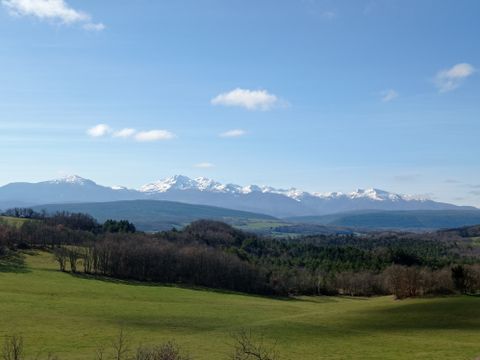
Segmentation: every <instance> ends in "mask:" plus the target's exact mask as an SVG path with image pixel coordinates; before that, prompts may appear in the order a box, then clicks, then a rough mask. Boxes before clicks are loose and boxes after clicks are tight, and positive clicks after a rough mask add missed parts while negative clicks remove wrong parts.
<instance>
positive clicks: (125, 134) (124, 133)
mask: <svg viewBox="0 0 480 360" xmlns="http://www.w3.org/2000/svg"><path fill="white" fill-rule="evenodd" d="M136 132H137V130H135V129H132V128H124V129H122V130H118V131H115V132H114V133H113V137H120V138H129V137H132V136H133V135H135V133H136Z"/></svg>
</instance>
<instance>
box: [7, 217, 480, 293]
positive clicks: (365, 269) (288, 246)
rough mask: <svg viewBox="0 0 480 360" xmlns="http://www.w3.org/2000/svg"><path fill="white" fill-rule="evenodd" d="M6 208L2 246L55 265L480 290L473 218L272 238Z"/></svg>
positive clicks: (364, 287)
mask: <svg viewBox="0 0 480 360" xmlns="http://www.w3.org/2000/svg"><path fill="white" fill-rule="evenodd" d="M14 214H17V215H22V214H23V215H22V216H25V214H27V215H28V216H31V217H30V218H29V219H32V220H31V221H26V222H25V223H24V224H23V225H22V226H21V227H11V226H8V225H0V256H1V254H2V251H3V252H5V251H8V250H9V249H10V251H11V250H12V249H22V248H29V247H37V248H42V249H48V250H49V251H52V253H53V254H54V255H55V258H56V261H57V263H58V265H59V269H60V270H62V271H71V272H74V273H86V274H90V275H95V276H107V277H113V278H120V279H129V280H136V281H150V282H158V283H175V284H185V285H192V286H204V287H211V288H218V289H224V290H232V291H241V292H248V293H256V294H268V295H282V296H288V295H335V294H346V295H352V296H373V295H385V294H394V295H395V296H396V297H397V298H405V297H412V296H422V295H435V294H453V293H475V292H477V291H479V290H480V267H479V263H480V257H479V254H478V246H474V245H472V243H471V238H472V237H474V236H479V235H480V227H476V228H475V227H472V228H470V229H468V230H467V229H457V230H450V231H444V232H437V233H429V234H409V233H395V232H382V233H371V234H366V235H365V234H364V235H361V236H357V235H352V234H343V235H342V234H340V235H318V236H306V237H300V238H295V239H277V238H268V237H261V236H257V235H255V234H250V233H246V232H243V231H240V230H238V229H235V228H233V227H231V226H229V225H227V224H224V223H221V222H217V221H209V220H200V221H196V222H194V223H192V224H190V225H189V226H187V227H185V228H184V229H182V230H177V229H172V230H171V231H164V232H159V233H155V234H146V233H142V232H138V231H136V229H135V228H134V225H133V224H130V223H129V222H128V221H113V220H109V221H107V222H105V223H104V224H98V223H97V221H96V220H95V219H93V218H92V217H90V216H88V215H84V214H69V213H58V214H54V215H45V214H40V215H38V214H35V213H33V214H32V213H31V212H29V211H19V210H15V211H12V212H11V213H10V215H14Z"/></svg>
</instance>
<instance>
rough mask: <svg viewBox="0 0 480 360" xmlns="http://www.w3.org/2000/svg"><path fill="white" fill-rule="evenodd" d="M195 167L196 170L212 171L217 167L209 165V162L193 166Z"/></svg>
mask: <svg viewBox="0 0 480 360" xmlns="http://www.w3.org/2000/svg"><path fill="white" fill-rule="evenodd" d="M193 167H196V168H199V169H211V168H213V167H215V165H213V164H212V163H209V162H201V163H198V164H195V165H193Z"/></svg>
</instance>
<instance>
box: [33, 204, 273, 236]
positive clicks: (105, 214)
mask: <svg viewBox="0 0 480 360" xmlns="http://www.w3.org/2000/svg"><path fill="white" fill-rule="evenodd" d="M33 209H34V210H36V211H42V210H45V211H46V212H47V213H50V214H54V213H56V212H59V211H60V212H61V211H67V212H71V213H85V214H89V215H91V216H93V217H94V218H95V219H97V220H98V221H100V222H104V221H106V220H107V219H113V220H122V219H127V220H128V221H130V222H133V223H134V224H135V226H136V227H137V228H138V229H140V230H143V231H161V230H169V229H171V228H172V227H183V226H186V225H188V224H189V223H191V222H192V221H195V220H199V219H212V220H219V221H223V222H226V223H229V224H232V225H238V226H242V225H247V224H249V223H256V222H270V221H272V222H275V221H277V219H275V218H274V217H272V216H269V215H264V214H257V213H252V212H246V211H239V210H231V209H225V208H221V207H215V206H206V205H192V204H186V203H181V202H174V201H159V200H129V201H114V202H100V203H98V202H95V203H75V204H49V205H40V206H35V207H33Z"/></svg>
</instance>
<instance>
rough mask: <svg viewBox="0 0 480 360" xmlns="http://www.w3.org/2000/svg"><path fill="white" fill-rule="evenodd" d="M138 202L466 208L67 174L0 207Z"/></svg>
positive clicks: (284, 213) (1, 194)
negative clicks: (114, 182) (105, 181)
mask: <svg viewBox="0 0 480 360" xmlns="http://www.w3.org/2000/svg"><path fill="white" fill-rule="evenodd" d="M138 199H150V200H170V201H179V202H185V203H191V204H201V205H213V206H219V207H224V208H230V209H235V210H244V211H250V212H257V213H264V214H268V215H273V216H277V217H293V216H308V215H325V214H333V213H338V212H345V211H356V210H450V209H451V210H453V209H466V208H468V207H459V206H456V205H452V204H446V203H439V202H435V201H432V200H429V199H424V198H418V197H414V196H410V195H400V194H395V193H391V192H387V191H383V190H379V189H367V190H363V189H358V190H356V191H354V192H351V193H340V192H330V193H309V192H306V191H301V190H298V189H295V188H290V189H276V188H273V187H270V186H258V185H248V186H240V185H236V184H222V183H219V182H217V181H214V180H211V179H207V178H204V177H199V178H195V179H192V178H189V177H187V176H182V175H176V176H172V177H168V178H165V179H162V180H159V181H156V182H152V183H149V184H146V185H144V186H142V187H141V188H140V189H138V190H134V189H127V188H125V187H122V186H114V187H106V186H102V185H98V184H96V183H95V182H94V181H92V180H88V179H84V178H82V177H80V176H66V177H63V178H60V179H55V180H50V181H44V182H39V183H11V184H8V185H5V186H3V187H0V208H6V207H11V206H31V205H39V204H51V203H73V202H106V201H118V200H138ZM470 209H474V208H470Z"/></svg>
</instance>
